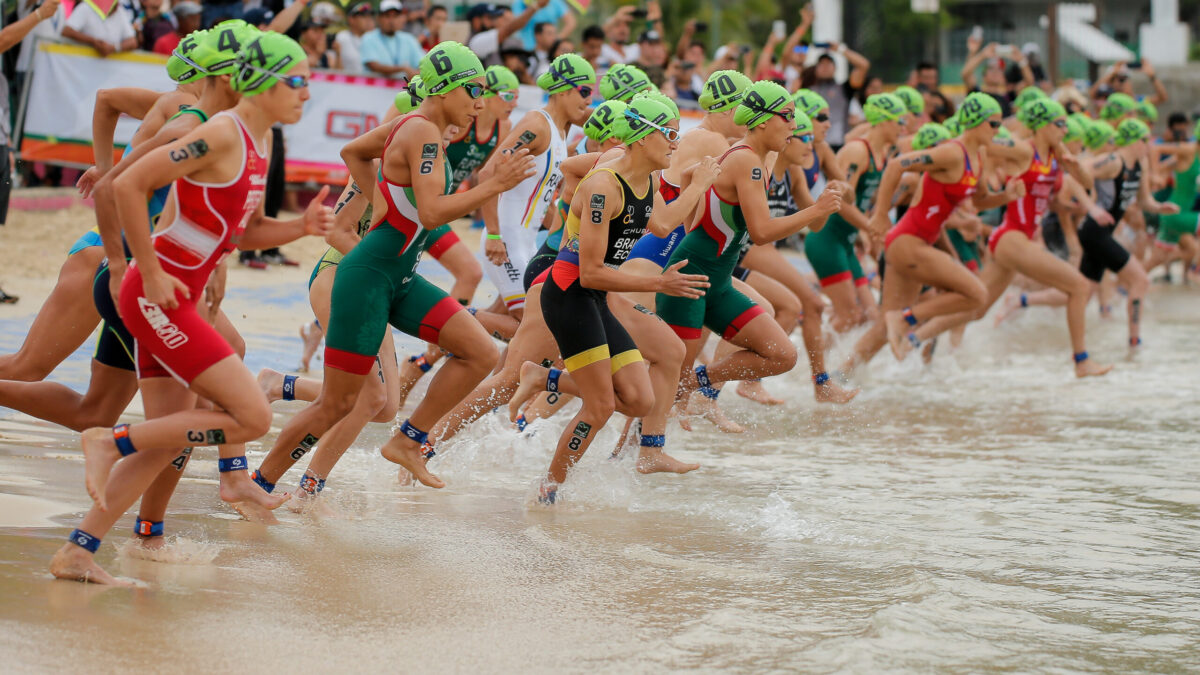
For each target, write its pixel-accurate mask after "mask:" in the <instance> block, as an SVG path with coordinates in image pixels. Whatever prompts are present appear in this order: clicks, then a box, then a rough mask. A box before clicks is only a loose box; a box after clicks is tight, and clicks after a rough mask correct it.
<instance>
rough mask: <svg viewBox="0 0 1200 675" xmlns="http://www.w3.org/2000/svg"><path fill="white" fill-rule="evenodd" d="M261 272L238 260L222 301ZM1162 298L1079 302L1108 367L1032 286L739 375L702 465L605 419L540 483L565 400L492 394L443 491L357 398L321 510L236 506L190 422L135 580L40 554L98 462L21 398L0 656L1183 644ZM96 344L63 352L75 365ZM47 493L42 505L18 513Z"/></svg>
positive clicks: (1110, 662)
mask: <svg viewBox="0 0 1200 675" xmlns="http://www.w3.org/2000/svg"><path fill="white" fill-rule="evenodd" d="M252 297H253V296H252V294H248V293H238V292H236V291H235V292H231V296H230V299H229V300H228V303H229V304H228V305H227V307H228V308H230V309H231V310H232V311H230V314H231V315H232V316H234V318H235V323H239V322H238V316H239V314H238V310H239V308H242V309H244V308H246V307H248V303H249V302H250V301H251V299H252ZM270 304H271V311H276V310H278V312H279V315H280V316H284V317H296V318H295V319H294V320H293V319H292V318H288V320H287V321H285V322H282V323H280V322H275V323H274V324H272V323H271V322H265V321H263V320H262V317H261V316H258V317H257V318H258V322H257V323H255V322H254V319H255V318H256V317H255V316H254V314H253V313H252V312H249V311H245V312H244V313H246V314H247V315H248V316H249V317H250V318H249V319H248V322H249V324H250V327H249V328H247V329H246V332H247V341H248V343H249V344H250V346H251V354H250V356H249V358H248V361H249V364H250V366H251V367H252V368H257V367H260V366H263V365H270V366H272V367H277V368H287V367H289V366H291V365H292V364H293V363H294V360H295V354H296V353H297V352H298V349H299V341H298V339H297V338H296V337H295V336H294V333H293V332H292V329H291V328H289V329H288V330H287V331H280V330H277V326H279V325H285V324H286V325H288V326H292V325H293V324H298V323H299V322H300V321H301V320H302V317H303V315H304V313H305V310H304V309H303V298H302V297H301V296H299V295H298V294H297V293H295V292H293V291H290V290H281V291H280V293H279V294H278V295H272V296H271V302H270ZM1148 305H1149V307H1148V308H1147V311H1146V312H1145V314H1146V316H1147V317H1148V321H1147V324H1146V326H1145V328H1144V336H1145V341H1146V343H1147V345H1148V346H1147V348H1146V349H1145V350H1144V352H1143V353H1142V354H1140V355H1139V356H1138V357H1137V359H1136V361H1132V362H1130V361H1126V360H1124V357H1125V353H1124V348H1123V344H1124V336H1125V328H1124V324H1123V321H1122V320H1120V319H1118V320H1113V321H1101V320H1099V319H1098V318H1097V317H1096V316H1095V315H1094V311H1093V313H1092V314H1091V315H1090V316H1089V320H1090V322H1091V325H1092V330H1091V344H1090V345H1089V347H1090V351H1091V352H1092V354H1093V355H1094V356H1095V357H1096V358H1098V359H1109V360H1115V361H1117V367H1116V369H1115V370H1114V372H1113V373H1112V374H1111V375H1110V376H1108V377H1107V378H1104V379H1102V380H1095V381H1086V382H1079V381H1076V380H1075V379H1074V377H1073V376H1072V374H1071V368H1070V364H1069V348H1068V344H1067V338H1066V331H1065V322H1064V320H1063V318H1062V315H1061V314H1060V313H1056V312H1053V311H1050V310H1029V311H1028V312H1027V313H1026V314H1025V315H1024V316H1021V317H1019V318H1017V319H1016V320H1014V321H1011V322H1009V323H1008V324H1006V325H1004V326H1002V327H1001V328H999V329H996V330H992V329H991V328H990V326H991V322H990V319H988V320H986V321H985V322H984V323H982V324H979V325H976V326H974V327H972V328H971V329H970V330H969V331H968V333H967V337H966V341H965V342H964V344H963V345H962V347H961V348H959V349H958V350H957V351H952V350H950V349H948V345H945V344H943V345H942V347H941V349H940V351H939V354H938V358H937V359H936V361H935V363H934V364H933V366H931V367H929V368H923V367H921V366H920V365H919V364H918V363H916V362H915V360H910V362H906V363H903V364H896V363H894V362H892V361H891V359H890V357H888V356H887V355H886V354H881V355H880V357H879V359H877V361H876V362H875V364H874V366H873V367H872V368H871V369H870V370H869V372H867V374H866V375H865V376H864V377H863V379H862V382H861V384H862V385H863V387H864V393H863V394H862V395H860V396H859V398H858V399H857V400H856V401H855V402H854V403H853V404H852V405H850V406H848V407H845V408H830V407H818V406H817V405H816V404H814V403H813V402H812V400H811V394H810V389H809V388H808V387H809V385H808V384H807V380H806V379H805V378H804V377H803V376H802V374H800V373H793V374H790V375H788V376H785V377H780V378H775V379H774V380H772V381H769V382H768V387H769V388H770V389H771V390H772V391H774V392H775V393H778V394H784V395H786V396H787V397H789V399H790V401H789V402H788V403H787V404H786V405H784V406H781V407H780V408H775V409H766V408H762V407H759V406H756V405H755V404H752V403H749V402H746V401H744V400H741V399H739V397H737V396H736V395H735V394H734V393H733V392H732V391H729V392H727V393H726V394H725V396H723V397H722V406H723V407H724V408H725V409H726V410H728V411H729V414H730V416H732V417H733V418H735V419H737V420H739V421H741V422H743V423H745V424H746V425H747V426H748V427H749V429H748V431H747V432H746V433H745V434H743V435H740V436H729V435H721V434H718V433H716V432H714V431H713V429H712V427H711V426H709V425H707V423H705V422H702V421H698V422H696V426H697V430H696V431H695V432H693V433H691V434H688V433H684V432H682V431H680V430H678V429H677V428H674V427H673V428H672V430H671V431H670V432H669V437H670V448H671V450H672V452H673V453H674V454H676V455H677V456H679V457H681V458H685V459H690V460H695V461H698V462H701V463H702V464H703V468H702V469H701V470H700V471H698V472H696V473H694V474H692V475H689V476H683V477H675V476H670V477H667V476H653V477H644V476H640V475H637V474H636V473H635V472H634V470H633V466H632V462H631V461H630V460H628V459H627V460H623V461H618V462H614V461H610V460H608V459H607V455H608V450H609V448H611V446H612V443H613V441H614V439H615V437H616V430H614V429H612V428H611V427H610V428H609V429H606V430H605V431H604V432H603V434H602V435H601V436H600V438H599V439H598V440H597V441H596V443H595V444H594V447H593V451H592V452H591V453H590V454H589V455H588V456H587V457H585V459H584V461H583V462H582V463H581V465H580V466H579V467H578V469H577V470H576V472H575V473H574V474H573V476H572V478H571V481H570V482H569V483H568V484H567V485H566V486H565V487H564V488H563V490H562V491H561V493H560V494H561V496H562V498H563V501H564V503H563V505H562V506H561V507H560V508H556V509H555V510H553V511H548V510H544V509H540V508H534V507H531V506H530V505H529V503H530V498H531V497H532V495H533V491H534V485H535V482H536V479H537V478H538V476H539V475H541V473H542V472H543V471H544V470H545V467H546V464H547V462H548V459H549V456H550V454H551V452H552V448H553V444H554V440H555V436H556V435H557V433H558V432H559V431H560V429H561V426H562V424H563V420H564V419H565V418H562V417H560V418H559V419H552V420H549V421H543V422H539V423H536V424H535V425H534V426H533V427H532V428H531V429H532V433H529V432H527V433H526V434H523V435H518V434H516V433H515V432H511V431H509V430H508V429H507V425H506V424H503V423H502V422H501V419H500V417H499V416H490V417H486V418H484V419H483V420H481V421H480V422H479V423H477V424H476V425H475V427H473V428H472V429H471V430H470V431H469V432H467V433H466V434H464V435H463V436H461V437H460V441H459V442H457V443H456V444H454V445H448V446H446V447H445V448H444V449H443V454H441V455H439V457H437V458H436V459H435V460H434V463H433V465H432V466H433V470H434V471H435V472H436V473H438V474H439V475H441V476H442V477H443V478H445V479H446V480H447V482H448V483H449V487H448V488H446V489H445V490H442V491H434V490H429V489H424V488H401V487H398V486H397V485H396V483H395V472H394V471H393V468H392V466H391V465H389V464H387V463H386V462H384V461H383V460H382V459H380V458H379V457H378V455H377V454H376V450H375V449H376V448H377V447H378V445H379V444H380V443H382V441H383V440H384V439H385V438H386V436H387V434H388V429H387V427H385V426H383V425H372V426H371V427H370V428H369V429H368V431H367V432H366V433H365V434H364V435H363V437H361V438H360V439H359V441H358V443H357V444H356V445H355V447H354V448H353V449H352V450H351V451H350V452H349V453H348V454H347V456H346V458H345V459H344V460H343V462H342V464H340V465H339V466H338V469H337V471H336V472H335V474H334V476H333V477H332V478H331V480H330V483H329V487H328V488H327V490H326V493H325V494H326V495H328V497H329V501H330V502H331V505H332V507H333V509H334V510H335V511H336V515H334V516H327V517H323V518H317V517H313V516H296V515H294V514H290V513H285V512H283V511H281V512H279V513H280V517H281V519H282V520H284V521H285V522H284V524H283V525H281V526H279V527H275V528H270V529H268V528H265V527H262V526H258V525H253V524H250V523H246V522H242V521H238V520H236V519H235V518H233V516H232V512H231V511H229V510H228V509H226V508H225V507H224V506H223V505H222V504H221V502H220V501H219V500H218V498H217V494H216V482H215V478H216V467H215V463H216V460H215V453H214V452H212V451H210V450H206V451H203V452H198V453H197V456H196V457H195V461H193V462H192V463H191V464H190V466H189V467H188V469H187V475H186V477H185V480H184V482H183V483H181V485H180V489H179V492H178V494H177V496H176V501H175V503H174V507H175V509H174V512H173V513H172V514H171V516H170V517H169V520H168V524H167V526H168V530H169V532H171V533H175V534H178V535H180V536H182V537H184V538H185V539H186V541H184V542H183V543H182V544H178V545H177V550H178V552H179V553H180V555H185V554H195V556H196V557H195V559H192V560H190V562H191V563H192V564H183V563H172V564H163V563H153V562H145V561H139V560H133V559H131V558H128V557H125V556H122V555H119V554H118V553H117V545H118V544H119V543H120V542H121V541H122V540H123V539H125V537H126V534H125V532H126V530H125V528H126V527H128V526H129V525H130V524H132V515H130V516H128V517H127V519H126V520H124V521H122V523H121V525H120V526H119V529H118V530H117V531H115V532H113V533H112V534H110V535H109V537H108V538H107V540H106V542H105V546H104V548H103V549H102V551H101V554H100V555H99V560H100V562H101V563H102V564H104V565H107V566H108V567H109V569H111V570H113V571H115V572H119V573H120V574H123V575H127V576H131V577H137V578H140V579H145V580H147V581H148V582H149V588H145V589H139V590H133V591H129V590H105V589H100V588H95V587H89V586H84V585H81V584H73V583H67V582H55V581H52V580H51V579H50V578H49V576H48V575H47V574H46V571H45V570H46V565H47V561H48V560H49V557H50V555H51V554H52V553H53V551H54V550H55V549H56V548H57V547H58V546H59V545H60V543H61V542H62V539H63V537H64V536H65V534H66V533H67V531H68V530H69V528H70V527H72V526H73V525H74V524H75V523H76V522H77V520H78V518H79V516H80V514H81V513H82V510H83V509H84V508H86V506H87V505H88V501H87V497H86V494H85V493H84V491H83V488H82V472H83V465H82V462H81V461H80V459H79V458H78V455H77V450H76V448H77V445H76V435H74V434H71V433H68V432H64V431H62V430H60V429H57V428H55V427H53V426H50V425H45V424H42V423H39V422H34V421H31V420H29V418H27V417H24V416H14V415H10V416H9V419H7V420H0V437H2V439H3V440H0V492H2V493H5V494H11V495H21V496H30V497H37V498H38V499H39V500H41V501H39V502H37V504H36V506H37V508H34V509H32V510H31V511H30V512H29V513H30V514H31V515H30V523H27V524H29V525H30V526H28V527H0V653H3V654H4V655H5V670H10V671H11V670H16V671H26V670H38V671H48V670H67V669H70V670H79V669H82V668H83V667H94V668H98V669H99V670H100V671H103V672H108V671H117V670H126V669H133V668H137V669H149V668H154V667H160V668H161V666H162V664H163V662H164V660H166V661H167V663H168V664H169V666H170V667H172V668H173V669H175V670H181V671H191V670H201V669H203V670H210V671H211V670H217V671H230V672H247V671H261V670H262V669H263V668H265V667H282V668H284V669H294V670H299V671H301V672H305V671H312V670H318V669H320V670H328V669H334V668H337V669H341V670H352V671H366V670H373V671H381V670H387V671H416V670H423V669H436V670H438V671H454V672H463V671H480V670H487V671H515V670H523V671H534V672H547V671H572V672H577V671H594V670H601V669H602V670H606V671H616V670H620V671H634V672H643V671H661V670H677V669H685V668H696V669H704V670H733V671H753V672H764V671H795V670H803V671H806V672H833V671H851V672H878V671H884V670H886V671H918V672H928V671H932V670H936V671H951V672H970V671H985V670H987V671H991V670H997V671H1015V672H1032V671H1037V672H1043V671H1058V672H1062V671H1115V672H1134V671H1142V672H1188V671H1191V672H1195V671H1197V670H1200V584H1198V583H1197V580H1198V579H1200V468H1198V467H1200V462H1198V461H1197V460H1198V459H1200V449H1198V446H1197V443H1196V431H1197V426H1198V425H1197V419H1198V417H1200V404H1198V403H1197V400H1198V399H1200V379H1198V377H1197V376H1198V375H1200V369H1197V368H1196V367H1195V365H1194V360H1195V354H1196V351H1195V350H1196V347H1197V340H1196V337H1195V336H1196V334H1197V331H1198V330H1200V318H1198V317H1197V312H1196V307H1197V296H1196V295H1195V292H1194V291H1189V290H1187V289H1181V288H1155V289H1154V291H1153V295H1152V296H1151V298H1150V300H1149V302H1148ZM15 323H17V322H0V347H2V348H3V349H5V350H8V349H11V348H13V347H15V344H16V343H17V342H19V339H20V337H21V334H22V331H23V327H22V326H19V325H14V324H15ZM239 325H242V324H241V323H239ZM272 326H274V327H272ZM850 342H851V340H849V339H847V340H843V341H842V343H841V344H840V345H839V346H838V347H837V348H836V349H835V352H836V353H838V354H840V353H843V352H844V351H845V350H846V349H848V347H849V343H850ZM400 345H401V348H400V352H401V354H405V353H408V352H410V351H411V350H412V348H413V343H411V342H409V341H407V340H405V341H402V342H401V343H400ZM87 356H88V354H87V352H85V351H84V350H81V354H80V355H77V356H76V357H75V358H74V359H73V360H72V361H71V362H70V363H69V364H68V365H67V366H66V367H65V369H64V370H63V371H61V372H60V373H59V374H58V375H56V377H63V378H64V379H65V380H66V381H68V383H69V384H72V385H73V386H82V385H83V380H84V378H85V377H86V359H87ZM885 357H886V358H885ZM832 362H833V363H836V362H837V360H834V361H832ZM295 410H297V407H296V404H276V411H277V413H278V414H277V416H276V420H275V424H276V426H279V425H281V424H283V422H284V421H285V420H286V419H287V417H288V416H289V415H291V414H293V413H294V412H295ZM130 417H131V419H132V418H135V417H136V415H131V416H130ZM614 425H615V422H614ZM270 438H273V435H272V436H271V437H268V440H270ZM250 454H251V461H252V464H257V460H258V458H261V456H262V454H263V451H262V448H261V446H259V447H251V448H250ZM298 475H299V471H294V472H293V473H292V474H290V475H289V477H287V478H285V479H284V481H283V482H282V483H281V485H283V486H288V487H290V486H293V485H294V484H295V481H296V479H297V477H298ZM43 502H51V503H57V504H60V505H61V510H62V511H61V513H57V514H53V515H51V516H50V519H51V520H52V521H53V522H55V523H57V524H58V526H57V527H46V526H42V527H34V526H32V524H33V523H34V521H36V520H37V518H45V517H46V516H45V508H46V504H45V503H43ZM0 508H4V509H8V508H9V503H8V502H2V501H0ZM5 522H7V521H5ZM40 524H41V525H46V523H40ZM213 550H216V551H217V553H216V555H215V558H213V559H212V561H211V562H207V563H206V562H204V561H205V560H206V559H207V558H208V557H211V551H213ZM197 551H199V553H197ZM196 563H199V564H196Z"/></svg>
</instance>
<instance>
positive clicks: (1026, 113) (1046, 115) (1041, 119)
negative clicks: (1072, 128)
mask: <svg viewBox="0 0 1200 675" xmlns="http://www.w3.org/2000/svg"><path fill="white" fill-rule="evenodd" d="M1066 116H1067V109H1066V108H1064V107H1062V104H1061V103H1059V102H1058V101H1055V100H1054V99H1052V98H1048V97H1042V98H1035V99H1034V100H1032V101H1028V102H1026V103H1025V105H1023V106H1021V107H1020V108H1019V109H1017V121H1018V122H1020V123H1021V124H1024V125H1025V127H1026V128H1027V129H1029V130H1030V131H1037V130H1038V129H1041V128H1042V127H1044V126H1046V125H1048V124H1050V123H1051V122H1053V121H1054V120H1056V119H1058V118H1060V117H1066Z"/></svg>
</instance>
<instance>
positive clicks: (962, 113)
mask: <svg viewBox="0 0 1200 675" xmlns="http://www.w3.org/2000/svg"><path fill="white" fill-rule="evenodd" d="M1000 114H1002V112H1001V110H1000V104H999V103H998V102H997V101H996V99H994V98H992V97H991V96H990V95H989V94H985V93H983V92H981V91H974V92H971V93H970V94H967V97H966V98H965V99H963V102H962V107H960V108H959V109H958V121H959V123H960V124H962V129H963V131H966V130H968V129H974V128H975V127H977V126H979V125H980V124H983V123H984V122H986V121H988V118H989V117H991V116H992V115H1000Z"/></svg>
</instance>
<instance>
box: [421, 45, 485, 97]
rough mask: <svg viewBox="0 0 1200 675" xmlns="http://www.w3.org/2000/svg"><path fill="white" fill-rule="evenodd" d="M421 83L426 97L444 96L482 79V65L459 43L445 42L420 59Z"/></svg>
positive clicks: (477, 58) (473, 53)
mask: <svg viewBox="0 0 1200 675" xmlns="http://www.w3.org/2000/svg"><path fill="white" fill-rule="evenodd" d="M420 71H421V81H422V82H424V83H425V92H426V95H428V96H445V95H446V94H448V93H450V92H452V91H454V90H455V89H457V88H458V87H461V86H463V85H464V84H467V83H468V82H470V81H471V80H474V79H476V78H478V77H483V64H482V63H480V62H479V57H478V56H475V52H473V51H471V50H470V49H467V46H466V45H464V44H462V43H461V42H454V41H453V40H447V41H445V42H441V43H439V44H438V45H437V46H436V47H434V48H433V49H430V50H429V53H427V54H425V56H424V57H423V58H422V59H421V66H420Z"/></svg>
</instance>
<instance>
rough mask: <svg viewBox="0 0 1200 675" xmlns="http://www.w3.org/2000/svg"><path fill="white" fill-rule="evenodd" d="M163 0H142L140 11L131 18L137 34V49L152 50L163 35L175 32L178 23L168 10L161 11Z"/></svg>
mask: <svg viewBox="0 0 1200 675" xmlns="http://www.w3.org/2000/svg"><path fill="white" fill-rule="evenodd" d="M162 6H163V0H142V11H141V13H140V14H138V15H137V18H136V19H134V20H133V29H134V30H135V31H137V34H138V49H141V50H144V51H147V52H150V51H154V44H155V43H156V42H158V39H159V38H160V37H162V36H164V35H170V34H171V33H174V32H175V29H176V28H177V27H178V25H179V24H177V23H176V22H175V17H174V16H172V15H171V13H170V12H164V11H163V8H162Z"/></svg>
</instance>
